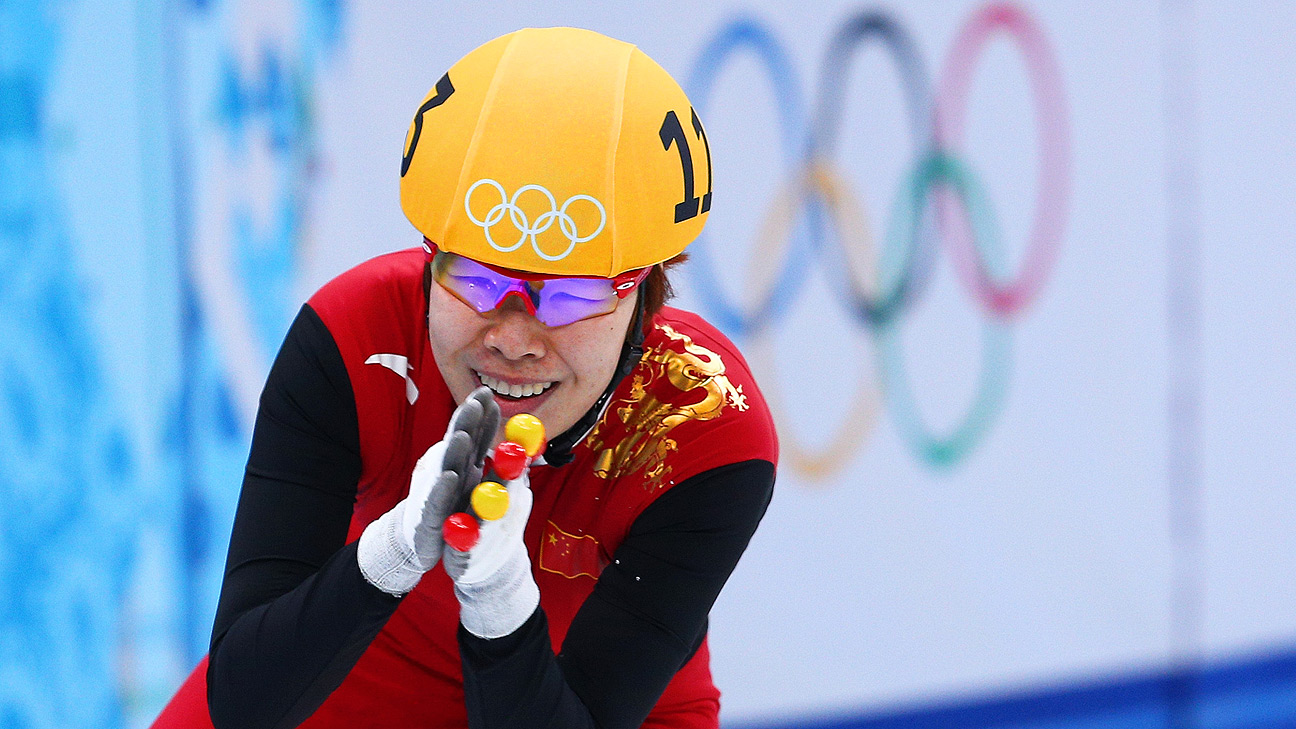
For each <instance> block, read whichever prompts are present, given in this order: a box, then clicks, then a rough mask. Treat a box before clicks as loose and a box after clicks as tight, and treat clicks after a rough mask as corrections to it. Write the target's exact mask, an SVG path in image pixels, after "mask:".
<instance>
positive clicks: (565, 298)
mask: <svg viewBox="0 0 1296 729" xmlns="http://www.w3.org/2000/svg"><path fill="white" fill-rule="evenodd" d="M423 248H424V250H425V251H426V252H427V253H428V255H429V256H430V260H431V262H432V278H433V280H435V281H436V282H437V283H438V284H440V285H441V287H442V288H444V289H445V290H446V291H449V292H450V293H451V294H453V295H454V297H455V298H457V299H459V300H460V301H462V302H464V303H465V304H467V305H468V306H471V307H472V308H473V309H474V310H475V311H477V312H478V313H480V314H485V313H487V312H489V311H491V310H493V309H496V308H499V307H500V306H501V305H503V304H504V302H505V300H507V299H508V297H510V296H516V297H517V298H518V299H519V300H520V301H521V302H522V305H523V306H525V307H526V310H527V312H528V313H529V314H531V315H532V316H534V317H535V318H536V319H538V320H539V321H540V323H541V324H544V325H545V326H549V327H560V326H563V325H566V324H571V323H573V322H578V321H580V320H582V319H590V318H593V317H596V316H602V315H604V314H610V313H612V311H614V310H615V309H616V307H617V302H618V301H620V300H621V299H624V298H625V297H626V296H629V295H630V292H631V291H634V290H635V288H636V287H637V286H639V284H641V283H643V281H644V279H645V278H647V277H648V272H649V271H651V270H652V267H651V266H649V267H648V268H641V269H639V270H636V271H627V272H626V273H623V274H621V275H620V276H617V277H615V278H601V277H598V276H550V275H545V274H530V273H524V272H521V271H512V270H509V269H504V268H498V267H496V266H491V265H488V264H484V263H478V262H477V261H474V260H472V259H471V258H464V257H463V256H460V255H457V254H454V253H447V252H446V251H442V250H438V249H437V247H436V245H435V244H433V243H431V242H427V241H425V242H424V245H423Z"/></svg>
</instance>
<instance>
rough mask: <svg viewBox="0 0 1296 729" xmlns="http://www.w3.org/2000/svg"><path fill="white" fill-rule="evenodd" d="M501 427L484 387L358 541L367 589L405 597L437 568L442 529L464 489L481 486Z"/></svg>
mask: <svg viewBox="0 0 1296 729" xmlns="http://www.w3.org/2000/svg"><path fill="white" fill-rule="evenodd" d="M499 422H500V412H499V405H498V404H496V402H495V398H493V397H492V396H491V394H490V390H488V389H487V388H485V387H480V388H477V390H475V391H474V392H473V393H472V394H471V395H469V396H468V399H466V400H464V403H463V404H462V405H460V406H459V407H458V408H456V409H455V411H454V415H452V416H451V417H450V426H449V427H448V428H447V429H446V435H445V438H444V439H442V440H441V441H440V442H438V443H436V444H435V445H433V446H432V447H431V448H429V449H427V452H426V453H424V454H423V457H422V458H420V459H419V460H418V463H417V464H416V465H415V466H414V473H413V475H412V476H410V489H409V495H408V496H406V497H405V498H404V499H402V500H401V501H400V503H398V504H396V506H394V507H392V509H391V511H388V512H387V513H386V514H383V515H382V516H380V517H378V518H377V519H375V520H374V521H373V522H372V523H370V524H369V526H367V527H365V530H364V532H363V533H362V534H361V535H360V544H359V545H358V546H357V549H356V559H357V561H358V562H359V563H360V573H361V574H363V575H364V578H365V579H366V580H368V581H369V583H370V584H372V585H373V586H375V587H377V588H378V589H380V590H382V591H383V592H386V593H388V594H391V595H397V596H400V595H404V594H405V593H407V592H409V591H410V590H412V589H414V586H415V585H417V584H418V582H419V579H420V578H422V577H423V573H424V572H427V571H428V570H430V569H432V568H433V567H434V566H436V563H437V560H438V559H439V558H440V557H441V551H442V541H441V525H442V524H444V523H445V519H446V517H447V516H449V515H450V514H451V513H453V512H454V510H455V509H454V507H455V505H456V503H457V502H459V501H461V500H462V498H463V496H464V494H465V493H466V492H467V491H466V489H471V488H472V487H473V486H476V485H477V483H478V482H479V481H481V475H482V462H483V460H484V459H485V457H486V451H487V450H488V449H489V448H490V445H491V442H492V440H493V439H494V438H495V431H496V430H497V429H498V428H499Z"/></svg>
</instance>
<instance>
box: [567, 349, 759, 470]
mask: <svg viewBox="0 0 1296 729" xmlns="http://www.w3.org/2000/svg"><path fill="white" fill-rule="evenodd" d="M658 329H660V330H661V332H662V333H663V334H665V335H666V337H667V338H668V339H669V340H670V342H669V343H667V344H664V345H663V346H661V347H657V348H654V349H651V350H649V351H647V352H645V353H644V357H643V360H642V366H641V367H639V368H637V369H636V373H635V374H634V375H633V376H632V377H633V379H632V381H631V386H630V396H629V398H628V399H627V400H626V401H624V402H623V403H622V404H621V405H620V407H617V408H615V410H614V412H612V413H608V414H607V415H606V416H604V418H603V420H602V421H600V422H599V424H598V426H597V427H595V429H594V432H593V433H591V434H590V447H591V448H592V449H593V450H594V452H596V453H597V454H598V456H597V457H596V458H595V461H594V473H595V475H597V476H599V477H600V478H609V477H610V478H618V477H620V476H624V475H626V474H630V473H634V472H635V471H638V470H639V469H641V468H642V469H644V476H645V479H644V487H645V488H647V489H650V490H651V489H657V488H661V486H662V484H663V483H664V481H665V479H666V477H667V476H669V475H670V472H671V467H670V466H669V465H667V463H666V458H667V456H668V455H670V453H671V452H672V451H675V450H677V449H678V448H679V444H678V443H676V441H675V440H674V439H673V438H670V437H668V436H669V434H670V432H671V431H672V430H674V429H675V428H677V427H678V426H680V425H681V424H683V423H686V422H688V421H690V420H712V419H714V418H717V417H719V416H720V414H721V413H722V412H724V409H725V408H726V407H729V406H732V407H735V408H737V409H738V410H739V412H742V411H745V410H747V407H748V406H747V396H746V395H744V394H743V391H742V386H741V385H738V386H735V385H734V384H733V383H731V382H730V381H729V378H728V377H727V376H725V365H724V361H723V360H721V359H720V355H718V354H716V353H715V352H713V351H711V350H709V349H707V348H706V347H703V346H701V345H698V344H694V343H693V340H692V339H691V338H690V337H689V336H688V335H685V334H680V333H679V332H677V331H675V329H674V328H672V327H671V326H670V325H669V324H660V325H658ZM671 343H679V344H680V345H681V346H682V347H683V351H682V352H677V351H675V349H674V348H673V347H672V346H671ZM663 379H665V380H666V382H669V384H670V386H671V388H673V389H674V392H671V391H670V389H667V392H666V393H661V387H662V384H661V383H662V380H663ZM698 389H701V390H702V391H703V392H702V399H700V400H698V401H697V402H692V403H689V404H682V403H684V402H687V401H689V400H692V399H693V398H691V397H686V396H685V397H682V396H681V394H682V393H691V392H693V391H694V390H698ZM654 393H658V394H654ZM659 395H660V396H659ZM613 418H615V420H616V421H618V422H617V423H615V424H614V423H612V422H611V421H613ZM618 426H619V427H618ZM607 430H612V431H623V433H624V434H623V435H622V437H621V438H620V439H619V440H616V441H615V442H605V440H607V439H608V436H610V435H611V434H609V433H606V432H605V431H607Z"/></svg>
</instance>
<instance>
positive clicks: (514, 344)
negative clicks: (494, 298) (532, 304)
mask: <svg viewBox="0 0 1296 729" xmlns="http://www.w3.org/2000/svg"><path fill="white" fill-rule="evenodd" d="M485 316H486V319H487V324H486V332H485V335H484V337H483V339H482V343H483V344H484V345H486V348H487V349H491V350H494V351H496V352H499V354H500V356H502V357H504V358H505V359H509V360H519V359H525V358H528V357H531V358H535V359H539V358H541V357H544V356H545V353H546V352H547V349H546V346H545V325H544V324H541V323H540V320H539V319H536V318H535V317H534V316H532V315H531V313H530V312H529V311H528V310H527V307H526V305H525V303H523V300H522V298H521V297H518V296H507V297H505V298H504V301H503V302H501V303H500V305H499V306H498V307H496V308H495V309H494V310H492V311H491V312H490V313H488V314H485Z"/></svg>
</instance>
